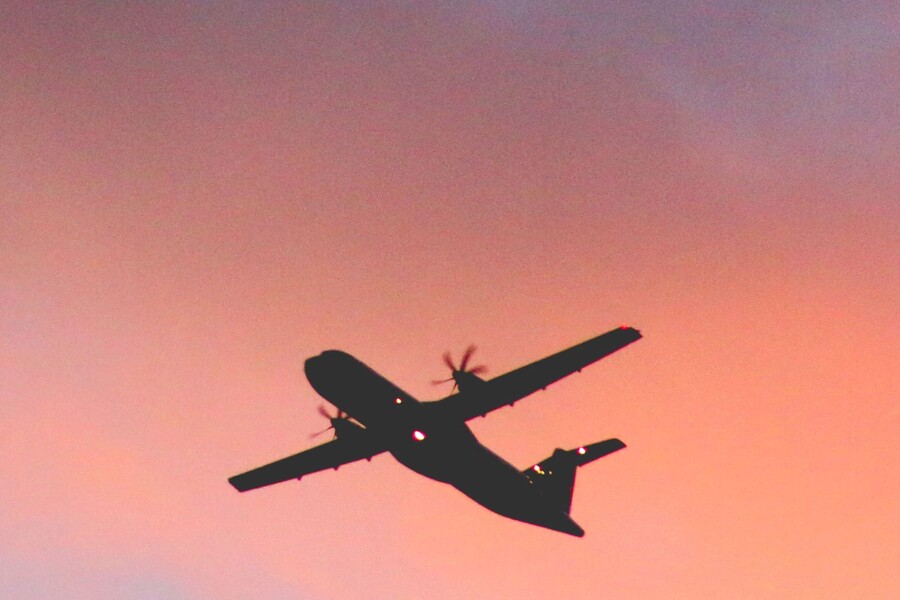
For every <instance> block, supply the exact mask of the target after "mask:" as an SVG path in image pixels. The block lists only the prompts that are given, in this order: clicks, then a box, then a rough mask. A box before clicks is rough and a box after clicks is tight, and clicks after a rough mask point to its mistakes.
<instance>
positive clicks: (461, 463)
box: [228, 326, 641, 537]
mask: <svg viewBox="0 0 900 600" xmlns="http://www.w3.org/2000/svg"><path fill="white" fill-rule="evenodd" d="M640 338H641V334H640V332H639V331H637V330H636V329H633V328H631V327H625V326H622V327H619V328H618V329H613V330H612V331H608V332H606V333H604V334H602V335H599V336H597V337H595V338H592V339H589V340H587V341H585V342H582V343H580V344H577V345H575V346H572V347H571V348H568V349H566V350H563V351H561V352H557V353H556V354H553V355H550V356H548V357H546V358H542V359H540V360H538V361H535V362H533V363H531V364H528V365H526V366H524V367H521V368H519V369H516V370H514V371H510V372H509V373H506V374H504V375H500V376H499V377H495V378H494V379H491V380H484V379H482V378H481V377H479V376H478V374H479V373H483V372H484V367H473V368H471V369H468V368H467V367H468V363H469V360H470V359H471V357H472V353H473V352H474V351H475V347H474V346H470V347H469V348H468V349H467V350H466V352H465V354H464V355H463V357H462V359H461V360H460V363H459V365H456V364H454V362H453V360H452V359H451V357H450V354H449V353H447V354H445V355H444V363H445V364H446V365H447V366H448V367H449V368H450V370H451V375H450V378H449V379H446V380H444V382H450V381H452V382H453V390H452V391H451V395H450V396H448V397H446V398H444V399H442V400H436V401H432V402H420V401H418V400H416V399H415V398H413V397H412V396H410V395H409V394H407V393H406V392H404V391H403V390H401V389H400V388H398V387H397V386H396V385H394V384H393V383H391V382H390V381H388V380H387V379H385V378H384V377H382V376H381V375H379V374H378V373H376V372H375V371H374V370H372V369H371V368H369V367H367V366H366V365H364V364H363V363H362V362H360V361H359V360H357V359H355V358H354V357H352V356H350V355H349V354H347V353H346V352H341V351H339V350H327V351H325V352H323V353H322V354H320V355H319V356H315V357H312V358H310V359H308V360H307V361H306V364H305V365H304V368H305V371H306V377H307V379H308V380H309V383H310V384H311V385H312V387H313V388H314V389H315V390H316V392H318V393H319V394H320V395H321V396H322V397H323V398H325V399H326V400H327V401H328V402H330V403H331V404H333V405H334V406H336V407H337V409H338V412H337V414H336V415H335V416H332V415H329V414H328V412H327V411H326V410H325V409H324V408H322V407H320V408H319V412H320V413H322V414H323V415H324V416H326V417H327V418H329V419H330V421H331V427H329V429H333V430H334V439H333V440H331V441H329V442H326V443H324V444H321V445H319V446H316V447H314V448H310V449H309V450H304V451H303V452H300V453H299V454H294V455H293V456H288V457H287V458H282V459H281V460H277V461H275V462H273V463H270V464H267V465H264V466H261V467H258V468H256V469H252V470H250V471H247V472H246V473H242V474H240V475H235V476H234V477H231V478H230V479H229V480H228V481H229V482H230V483H231V485H233V486H234V487H235V488H236V489H237V490H239V491H241V492H244V491H247V490H251V489H255V488H258V487H262V486H266V485H271V484H273V483H278V482H281V481H286V480H288V479H300V478H301V477H303V476H304V475H308V474H310V473H315V472H317V471H322V470H324V469H329V468H333V469H337V468H338V467H339V466H341V465H344V464H347V463H350V462H354V461H357V460H361V459H364V458H365V459H371V458H372V457H373V456H375V455H376V454H380V453H382V452H390V453H391V454H392V455H393V456H394V458H396V459H397V460H398V461H399V462H400V463H401V464H403V465H405V466H407V467H409V468H410V469H412V470H413V471H415V472H417V473H420V474H422V475H425V476H426V477H430V478H431V479H435V480H437V481H443V482H445V483H449V484H450V485H452V486H454V487H455V488H456V489H458V490H459V491H461V492H462V493H464V494H465V495H467V496H469V497H470V498H471V499H473V500H475V501H476V502H478V503H479V504H481V505H482V506H484V507H485V508H488V509H490V510H492V511H494V512H495V513H497V514H500V515H503V516H506V517H509V518H511V519H515V520H517V521H523V522H525V523H531V524H533V525H538V526H540V527H546V528H548V529H553V530H556V531H561V532H563V533H568V534H571V535H574V536H578V537H581V536H583V535H584V530H583V529H582V528H581V527H579V526H578V525H577V524H576V523H575V521H573V520H572V518H571V517H570V516H569V510H570V508H571V505H572V492H573V491H574V489H575V471H576V469H577V468H578V467H580V466H583V465H585V464H587V463H589V462H592V461H594V460H596V459H598V458H600V457H602V456H606V455H607V454H610V453H611V452H615V451H616V450H621V449H622V448H624V447H625V444H624V443H622V441H621V440H618V439H615V438H613V439H609V440H605V441H602V442H598V443H596V444H590V445H587V446H580V447H578V448H574V449H572V450H562V449H560V448H557V449H556V450H555V451H554V452H553V454H552V455H550V456H549V457H547V458H546V459H544V460H542V461H540V462H538V463H537V464H535V465H533V466H531V467H529V468H528V469H525V470H524V471H519V470H518V469H516V468H515V467H514V466H512V465H511V464H509V463H508V462H506V461H505V460H503V459H502V458H500V457H499V456H497V455H496V454H494V453H493V452H491V451H490V450H489V449H488V448H486V447H485V446H483V445H481V443H480V442H479V441H478V440H477V439H476V438H475V435H474V434H473V433H472V431H471V430H470V429H469V427H468V426H467V425H466V421H469V420H470V419H473V418H475V417H478V416H485V415H486V414H487V413H489V412H491V411H492V410H495V409H497V408H501V407H503V406H507V405H512V404H514V403H515V402H517V401H518V400H520V399H522V398H524V397H525V396H528V395H530V394H532V393H534V392H536V391H538V390H541V389H544V388H546V387H547V386H548V385H550V384H551V383H553V382H555V381H558V380H560V379H562V378H563V377H566V376H567V375H570V374H572V373H574V372H576V371H581V369H583V368H584V367H586V366H588V365H590V364H591V363H594V362H596V361H598V360H600V359H601V358H603V357H605V356H607V355H609V354H612V353H613V352H615V351H616V350H619V349H621V348H624V347H625V346H627V345H628V344H631V343H632V342H635V341H637V340H639V339H640ZM435 383H442V382H435ZM457 387H458V388H459V393H454V392H455V391H456V388H457Z"/></svg>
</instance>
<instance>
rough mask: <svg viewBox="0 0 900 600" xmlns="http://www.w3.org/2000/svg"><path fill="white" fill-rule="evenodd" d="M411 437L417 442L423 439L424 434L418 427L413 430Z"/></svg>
mask: <svg viewBox="0 0 900 600" xmlns="http://www.w3.org/2000/svg"><path fill="white" fill-rule="evenodd" d="M413 439H414V440H416V441H417V442H421V441H422V440H424V439H425V434H424V433H422V432H421V431H419V430H418V429H416V430H415V431H413Z"/></svg>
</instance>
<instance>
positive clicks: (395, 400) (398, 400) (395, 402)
mask: <svg viewBox="0 0 900 600" xmlns="http://www.w3.org/2000/svg"><path fill="white" fill-rule="evenodd" d="M394 404H403V400H401V399H400V398H394Z"/></svg>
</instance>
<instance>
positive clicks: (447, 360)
mask: <svg viewBox="0 0 900 600" xmlns="http://www.w3.org/2000/svg"><path fill="white" fill-rule="evenodd" d="M444 364H445V365H447V368H448V369H450V370H451V371H455V370H456V365H454V364H453V357H452V356H450V353H449V352H444Z"/></svg>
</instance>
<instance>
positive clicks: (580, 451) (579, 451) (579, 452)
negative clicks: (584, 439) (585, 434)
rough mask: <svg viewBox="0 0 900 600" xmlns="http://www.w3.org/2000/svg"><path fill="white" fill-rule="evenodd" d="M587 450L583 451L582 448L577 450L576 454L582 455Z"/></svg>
mask: <svg viewBox="0 0 900 600" xmlns="http://www.w3.org/2000/svg"><path fill="white" fill-rule="evenodd" d="M585 452H587V450H585V449H584V446H582V447H581V448H579V449H578V454H584V453H585Z"/></svg>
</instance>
